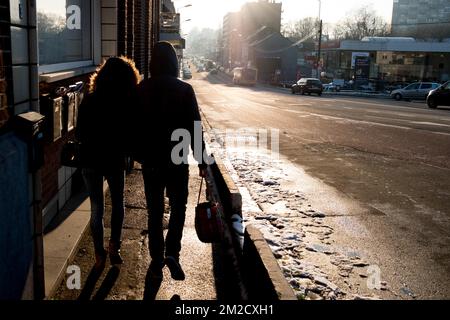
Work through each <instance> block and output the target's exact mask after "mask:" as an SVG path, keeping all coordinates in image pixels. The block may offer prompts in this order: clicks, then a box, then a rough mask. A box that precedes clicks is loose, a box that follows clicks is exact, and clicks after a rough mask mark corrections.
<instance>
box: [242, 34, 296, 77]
mask: <svg viewBox="0 0 450 320" xmlns="http://www.w3.org/2000/svg"><path fill="white" fill-rule="evenodd" d="M297 57H298V48H297V47H296V46H295V45H294V43H293V42H292V41H290V40H289V39H288V38H286V37H284V36H283V35H282V34H281V33H280V32H274V31H273V30H272V29H270V28H268V27H262V28H260V29H259V30H258V31H257V32H255V33H254V34H253V35H251V36H249V37H248V38H247V39H246V40H245V42H244V50H243V60H244V61H246V64H247V65H248V66H251V67H255V68H256V69H258V79H259V81H261V82H266V83H292V82H294V81H295V80H296V77H297Z"/></svg>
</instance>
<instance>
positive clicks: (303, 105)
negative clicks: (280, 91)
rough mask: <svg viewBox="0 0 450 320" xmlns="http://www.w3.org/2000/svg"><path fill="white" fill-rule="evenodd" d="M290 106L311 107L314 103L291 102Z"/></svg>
mask: <svg viewBox="0 0 450 320" xmlns="http://www.w3.org/2000/svg"><path fill="white" fill-rule="evenodd" d="M288 106H290V107H311V106H312V104H310V103H289V104H288Z"/></svg>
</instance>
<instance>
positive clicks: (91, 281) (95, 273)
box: [78, 266, 120, 301]
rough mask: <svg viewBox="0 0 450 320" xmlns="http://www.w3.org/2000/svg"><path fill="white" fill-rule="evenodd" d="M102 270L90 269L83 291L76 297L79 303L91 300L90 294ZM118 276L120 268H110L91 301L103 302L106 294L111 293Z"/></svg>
mask: <svg viewBox="0 0 450 320" xmlns="http://www.w3.org/2000/svg"><path fill="white" fill-rule="evenodd" d="M102 272H103V270H97V269H95V268H94V267H92V269H91V272H90V273H89V275H88V277H87V279H86V282H85V284H84V287H83V290H81V293H80V295H79V296H78V300H80V301H88V300H90V299H91V296H92V293H93V292H94V290H95V286H96V284H97V282H98V280H99V279H100V277H101V275H102ZM119 274H120V268H118V267H115V266H114V267H111V268H110V269H109V271H108V273H107V275H106V277H105V279H104V280H103V282H102V284H101V286H100V288H99V289H98V290H97V292H96V293H95V295H94V296H93V297H92V300H105V299H106V297H107V296H108V294H109V293H110V292H111V289H112V288H113V286H114V284H115V283H116V281H117V278H118V277H119Z"/></svg>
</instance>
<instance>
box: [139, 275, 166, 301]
mask: <svg viewBox="0 0 450 320" xmlns="http://www.w3.org/2000/svg"><path fill="white" fill-rule="evenodd" d="M161 283H162V278H158V277H154V276H153V274H152V271H151V270H150V267H149V268H148V270H147V275H146V276H145V288H144V297H143V300H144V301H154V300H155V299H156V295H157V294H158V291H159V289H160V288H161Z"/></svg>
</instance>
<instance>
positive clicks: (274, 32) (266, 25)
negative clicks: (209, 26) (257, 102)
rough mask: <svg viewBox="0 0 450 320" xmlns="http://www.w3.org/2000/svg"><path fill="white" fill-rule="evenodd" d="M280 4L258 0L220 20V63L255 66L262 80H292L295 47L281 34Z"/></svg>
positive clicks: (294, 77) (294, 68) (294, 65)
mask: <svg viewBox="0 0 450 320" xmlns="http://www.w3.org/2000/svg"><path fill="white" fill-rule="evenodd" d="M281 9H282V4H281V3H277V2H275V1H274V0H259V1H256V2H248V3H246V4H244V5H243V6H242V8H241V10H240V11H239V12H230V13H228V14H226V15H225V17H224V19H223V28H222V30H223V34H222V48H221V51H222V52H221V54H220V56H221V62H222V65H223V66H224V67H225V68H227V69H233V68H235V67H246V66H251V67H256V68H257V69H258V74H259V76H258V78H259V80H260V81H263V82H292V81H293V80H295V79H296V74H297V56H298V48H297V47H296V46H295V45H294V43H293V42H292V41H290V40H289V39H287V38H285V37H284V36H283V35H282V34H281V33H280V31H281Z"/></svg>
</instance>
